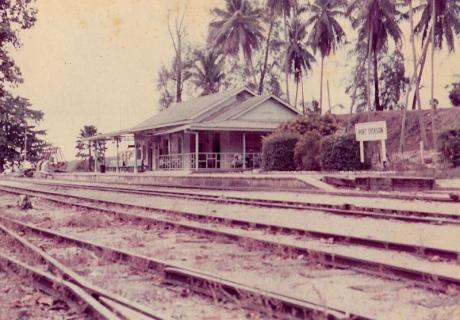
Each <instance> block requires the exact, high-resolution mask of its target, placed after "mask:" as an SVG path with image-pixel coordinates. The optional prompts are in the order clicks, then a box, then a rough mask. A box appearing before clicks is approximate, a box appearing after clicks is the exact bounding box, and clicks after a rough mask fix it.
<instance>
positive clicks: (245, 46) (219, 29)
mask: <svg viewBox="0 0 460 320" xmlns="http://www.w3.org/2000/svg"><path fill="white" fill-rule="evenodd" d="M212 13H213V14H214V15H215V16H216V20H214V21H213V22H211V23H210V25H209V27H210V39H212V40H211V43H212V45H213V47H214V48H216V49H220V50H221V51H222V52H224V53H227V54H230V55H234V56H237V55H238V54H239V53H240V49H241V51H242V52H243V56H244V58H245V60H246V63H247V64H248V66H249V68H250V70H251V72H252V77H253V81H254V85H257V80H256V74H255V70H254V64H253V62H252V54H253V51H254V50H256V49H258V48H259V46H260V42H261V41H262V39H263V38H264V37H263V33H262V26H261V24H260V17H261V15H262V10H261V9H259V8H253V6H252V5H251V2H250V1H249V0H225V10H222V9H219V8H215V9H213V10H212Z"/></svg>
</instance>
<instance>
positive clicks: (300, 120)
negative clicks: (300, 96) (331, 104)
mask: <svg viewBox="0 0 460 320" xmlns="http://www.w3.org/2000/svg"><path fill="white" fill-rule="evenodd" d="M337 129H338V124H337V120H336V118H335V116H334V115H333V114H325V115H319V114H317V113H308V114H306V115H304V116H298V117H297V118H296V119H294V120H293V121H291V122H286V123H283V124H282V125H281V126H280V127H279V128H278V131H279V132H286V131H291V132H295V133H298V134H300V135H304V134H305V133H307V132H311V131H317V132H319V134H320V135H321V136H327V135H330V134H334V133H335V132H336V131H337Z"/></svg>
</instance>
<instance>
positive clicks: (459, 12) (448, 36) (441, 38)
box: [412, 0, 460, 145]
mask: <svg viewBox="0 0 460 320" xmlns="http://www.w3.org/2000/svg"><path fill="white" fill-rule="evenodd" d="M414 12H416V13H417V12H418V13H420V12H421V15H420V20H419V21H418V23H417V24H416V25H415V28H414V31H415V33H416V34H419V35H421V36H422V42H424V44H423V52H422V61H421V66H420V70H419V75H418V79H417V83H419V82H420V80H421V77H422V74H423V68H424V65H425V61H426V55H427V51H428V50H427V49H428V43H429V42H430V41H431V43H432V52H431V74H432V79H431V101H434V57H435V53H434V51H435V48H438V49H441V48H442V46H443V44H444V42H445V43H446V44H447V48H448V50H449V52H454V51H455V35H458V34H460V1H458V0H426V1H424V2H423V3H422V4H421V5H419V6H417V7H415V8H414ZM433 21H434V23H433ZM428 37H431V40H429V39H428ZM415 102H416V96H414V99H413V102H412V108H413V109H415ZM432 107H433V106H432ZM432 127H433V128H432V131H433V144H434V145H435V144H436V138H435V126H434V121H432Z"/></svg>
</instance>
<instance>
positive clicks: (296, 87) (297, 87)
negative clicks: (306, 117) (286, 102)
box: [294, 81, 299, 109]
mask: <svg viewBox="0 0 460 320" xmlns="http://www.w3.org/2000/svg"><path fill="white" fill-rule="evenodd" d="M298 93H299V81H296V82H295V103H294V107H295V108H296V109H297V94H298Z"/></svg>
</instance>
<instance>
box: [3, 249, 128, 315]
mask: <svg viewBox="0 0 460 320" xmlns="http://www.w3.org/2000/svg"><path fill="white" fill-rule="evenodd" d="M0 267H1V268H4V269H10V270H13V271H14V272H16V273H19V272H20V271H25V272H27V273H28V274H30V275H32V276H33V278H34V281H38V282H39V283H40V287H46V288H47V290H49V291H53V292H54V293H55V294H57V293H58V292H62V290H64V291H66V294H67V295H68V296H70V297H72V300H80V301H81V302H83V303H84V304H85V305H86V306H87V308H89V309H91V312H92V313H93V314H94V316H96V317H97V318H103V319H106V320H120V318H119V317H118V316H117V315H115V314H113V313H112V311H110V310H109V309H107V308H106V307H105V306H103V305H102V304H101V303H100V302H99V301H97V300H96V299H95V298H94V297H92V296H91V295H90V294H88V293H87V292H86V291H85V290H83V289H82V288H81V287H79V286H77V285H75V284H74V283H71V282H69V281H65V280H63V279H60V278H58V277H56V276H54V275H53V274H51V273H49V272H44V271H43V270H40V269H38V268H35V267H33V266H30V265H28V264H25V263H23V262H21V261H19V260H16V259H14V258H11V257H8V256H6V255H4V254H3V253H0ZM59 289H61V290H59Z"/></svg>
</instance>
